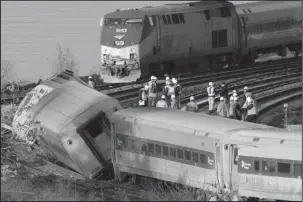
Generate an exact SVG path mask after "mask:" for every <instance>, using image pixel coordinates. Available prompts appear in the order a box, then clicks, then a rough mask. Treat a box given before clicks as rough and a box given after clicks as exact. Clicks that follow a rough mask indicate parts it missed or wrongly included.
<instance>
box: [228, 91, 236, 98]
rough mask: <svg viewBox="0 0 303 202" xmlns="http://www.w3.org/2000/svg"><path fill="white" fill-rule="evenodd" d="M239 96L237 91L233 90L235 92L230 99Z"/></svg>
mask: <svg viewBox="0 0 303 202" xmlns="http://www.w3.org/2000/svg"><path fill="white" fill-rule="evenodd" d="M237 96H238V94H237V91H236V90H233V93H232V95H231V96H230V98H229V99H233V98H234V97H237Z"/></svg>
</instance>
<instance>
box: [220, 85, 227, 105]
mask: <svg viewBox="0 0 303 202" xmlns="http://www.w3.org/2000/svg"><path fill="white" fill-rule="evenodd" d="M220 97H224V98H225V100H226V101H227V102H228V88H227V85H226V84H225V83H222V85H221V91H220Z"/></svg>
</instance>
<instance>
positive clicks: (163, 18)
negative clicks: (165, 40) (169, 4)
mask: <svg viewBox="0 0 303 202" xmlns="http://www.w3.org/2000/svg"><path fill="white" fill-rule="evenodd" d="M162 20H163V23H164V24H166V23H167V22H166V17H165V15H162Z"/></svg>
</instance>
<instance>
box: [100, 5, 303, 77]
mask: <svg viewBox="0 0 303 202" xmlns="http://www.w3.org/2000/svg"><path fill="white" fill-rule="evenodd" d="M301 18H302V11H301V2H299V1H287V2H283V1H279V2H272V1H263V2H254V3H246V4H239V5H233V4H232V3H230V2H227V1H200V2H190V3H180V4H166V5H163V6H159V7H144V8H137V9H129V10H119V9H117V10H116V11H115V12H111V13H108V14H106V15H105V16H104V17H102V18H101V20H100V26H101V40H100V41H101V43H100V44H101V47H100V49H101V71H102V72H103V73H104V75H103V78H104V79H105V82H130V81H135V80H138V79H143V78H148V77H150V76H151V75H155V76H158V77H163V75H164V74H169V75H170V74H175V73H181V72H194V71H197V70H198V71H201V70H203V71H204V70H213V69H217V68H222V67H223V66H224V65H226V64H227V65H229V66H233V65H234V66H238V65H241V66H247V65H251V64H253V63H254V60H255V59H256V58H257V57H258V55H259V54H263V53H269V52H276V53H277V54H278V55H281V56H285V55H286V50H287V48H288V49H289V50H290V51H292V52H296V55H299V53H300V52H301V51H302V46H301V24H302V20H301Z"/></svg>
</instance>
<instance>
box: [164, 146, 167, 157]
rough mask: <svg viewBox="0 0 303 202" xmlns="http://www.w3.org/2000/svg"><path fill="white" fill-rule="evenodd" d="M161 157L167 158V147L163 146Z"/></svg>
mask: <svg viewBox="0 0 303 202" xmlns="http://www.w3.org/2000/svg"><path fill="white" fill-rule="evenodd" d="M163 155H165V156H168V147H166V146H163Z"/></svg>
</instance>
